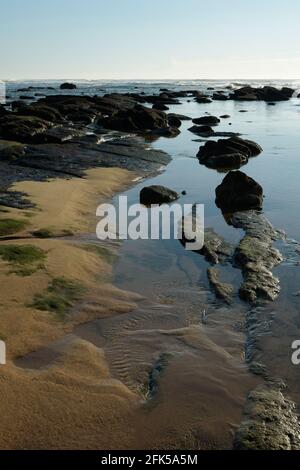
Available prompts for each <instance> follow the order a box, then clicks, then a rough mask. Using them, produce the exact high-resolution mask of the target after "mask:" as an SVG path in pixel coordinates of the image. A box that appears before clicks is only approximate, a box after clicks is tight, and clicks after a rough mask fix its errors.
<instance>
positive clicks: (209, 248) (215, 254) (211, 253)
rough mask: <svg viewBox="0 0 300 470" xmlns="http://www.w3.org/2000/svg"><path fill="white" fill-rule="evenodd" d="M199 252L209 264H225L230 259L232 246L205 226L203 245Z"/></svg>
mask: <svg viewBox="0 0 300 470" xmlns="http://www.w3.org/2000/svg"><path fill="white" fill-rule="evenodd" d="M199 253H200V254H202V255H203V256H204V257H205V259H206V261H208V262H209V263H211V264H219V263H220V264H225V263H227V262H228V261H231V257H232V255H233V247H232V246H231V245H230V244H229V243H227V242H226V241H225V240H224V239H223V238H221V237H220V236H219V235H218V234H217V233H216V232H215V231H214V230H213V229H212V228H206V229H205V231H204V245H203V248H202V249H201V250H200V252H199Z"/></svg>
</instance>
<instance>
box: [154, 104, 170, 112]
mask: <svg viewBox="0 0 300 470" xmlns="http://www.w3.org/2000/svg"><path fill="white" fill-rule="evenodd" d="M152 109H157V110H158V111H168V109H169V108H168V106H166V105H165V104H163V103H154V105H153V106H152Z"/></svg>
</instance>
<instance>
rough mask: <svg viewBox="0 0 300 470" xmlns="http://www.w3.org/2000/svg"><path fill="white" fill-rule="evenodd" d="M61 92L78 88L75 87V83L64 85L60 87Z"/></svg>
mask: <svg viewBox="0 0 300 470" xmlns="http://www.w3.org/2000/svg"><path fill="white" fill-rule="evenodd" d="M59 88H60V89H61V90H75V89H76V88H77V86H76V85H75V83H68V82H66V83H62V84H61V85H60V87H59Z"/></svg>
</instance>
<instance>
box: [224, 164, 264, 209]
mask: <svg viewBox="0 0 300 470" xmlns="http://www.w3.org/2000/svg"><path fill="white" fill-rule="evenodd" d="M262 204H263V188H262V187H261V186H260V184H258V183H257V182H256V181H254V180H253V179H252V178H250V177H249V176H247V175H246V174H245V173H242V172H241V171H230V172H229V173H228V174H227V175H226V176H225V178H224V179H223V181H222V183H221V184H220V185H219V186H218V187H217V188H216V205H217V207H219V208H220V209H221V210H222V212H223V213H233V212H237V211H243V210H249V209H261V208H262Z"/></svg>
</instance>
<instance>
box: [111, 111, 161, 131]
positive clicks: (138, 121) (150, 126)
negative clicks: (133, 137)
mask: <svg viewBox="0 0 300 470" xmlns="http://www.w3.org/2000/svg"><path fill="white" fill-rule="evenodd" d="M103 126H104V127H105V128H106V129H113V130H117V131H124V132H138V131H147V130H154V129H160V128H168V127H169V126H168V117H167V115H166V114H165V113H163V112H162V111H157V110H156V109H149V108H145V107H144V106H142V105H135V106H134V107H133V108H131V109H128V110H124V111H123V110H121V111H119V112H118V113H116V114H115V115H113V116H112V117H110V118H107V119H105V120H103Z"/></svg>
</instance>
